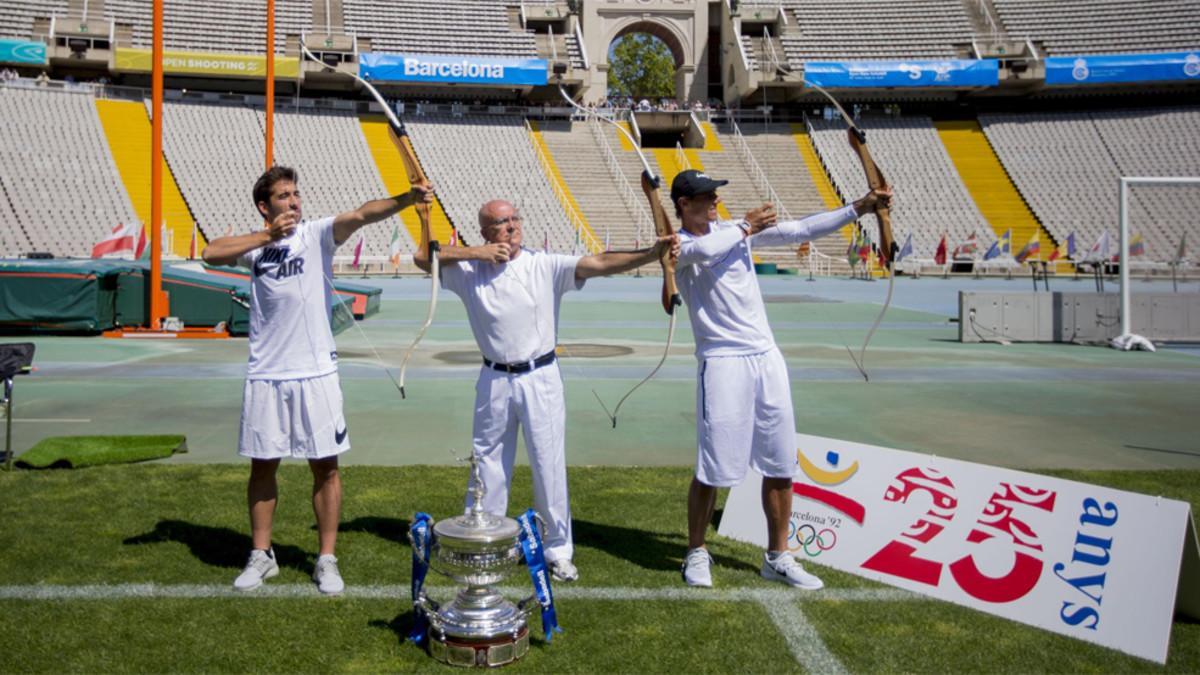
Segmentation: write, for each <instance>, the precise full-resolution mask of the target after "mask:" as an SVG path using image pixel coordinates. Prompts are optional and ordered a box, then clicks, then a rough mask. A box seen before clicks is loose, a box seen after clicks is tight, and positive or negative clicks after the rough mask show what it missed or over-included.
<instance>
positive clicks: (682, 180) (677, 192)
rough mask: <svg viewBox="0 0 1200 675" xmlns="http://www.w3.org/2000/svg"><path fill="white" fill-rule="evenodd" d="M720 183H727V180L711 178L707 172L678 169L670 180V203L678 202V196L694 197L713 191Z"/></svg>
mask: <svg viewBox="0 0 1200 675" xmlns="http://www.w3.org/2000/svg"><path fill="white" fill-rule="evenodd" d="M722 185H729V181H727V180H713V179H711V178H709V177H708V174H706V173H701V172H699V171H696V170H695V169H688V170H687V171H680V172H679V175H677V176H675V180H673V181H671V203H672V204H678V203H679V198H680V197H695V196H696V195H702V194H707V193H709V192H715V191H716V189H717V188H719V187H721V186H722Z"/></svg>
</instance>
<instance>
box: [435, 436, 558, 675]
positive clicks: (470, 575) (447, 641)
mask: <svg viewBox="0 0 1200 675" xmlns="http://www.w3.org/2000/svg"><path fill="white" fill-rule="evenodd" d="M484 489H485V488H484V486H483V480H482V479H481V478H480V475H479V458H478V457H477V456H476V455H475V454H472V455H471V484H470V485H469V486H468V493H469V494H470V495H471V496H472V500H471V506H469V507H467V509H466V510H465V512H464V513H463V515H461V516H458V517H457V518H450V519H447V520H440V521H437V522H436V523H433V524H432V525H433V527H432V532H433V537H432V544H431V547H430V553H429V557H428V559H426V560H425V563H426V564H428V565H429V569H432V570H434V571H436V572H438V573H439V574H442V575H444V576H447V577H450V578H451V579H454V580H455V581H458V582H460V583H464V584H466V585H467V587H466V588H465V589H463V590H461V591H459V593H458V595H457V597H455V598H454V599H453V600H451V601H450V602H448V603H445V604H441V603H438V602H436V601H434V600H432V599H430V598H429V597H427V596H426V595H425V591H424V590H422V591H421V592H420V593H419V594H418V596H417V597H416V599H415V600H414V604H415V605H416V607H417V608H418V609H420V610H422V611H424V612H425V614H426V616H427V617H428V619H429V654H430V655H431V656H433V658H435V659H437V660H438V661H442V662H443V663H448V664H450V665H454V666H468V667H471V666H479V667H492V666H502V665H504V664H506V663H512V662H513V661H516V660H517V659H519V658H521V657H522V656H524V655H525V653H526V652H528V651H529V628H528V626H527V621H526V620H527V618H528V617H529V615H530V613H532V612H533V610H534V609H535V608H537V607H538V606H539V605H538V602H537V596H536V594H533V595H530V596H529V597H528V598H526V599H524V600H522V601H520V602H518V603H517V604H515V605H514V604H513V603H512V602H510V601H508V600H507V599H506V598H505V597H504V596H503V595H501V594H500V593H499V592H497V591H496V589H495V588H493V586H495V585H496V584H499V583H500V582H501V581H502V580H503V579H504V578H505V577H506V576H508V575H509V574H511V573H512V572H513V571H514V570H515V569H516V568H517V566H518V565H519V564H520V562H521V559H522V552H521V543H520V539H519V534H520V529H521V527H520V525H519V524H518V523H517V521H516V520H513V519H512V518H508V517H505V516H497V515H493V514H491V513H485V512H484V510H483V495H484ZM413 544H414V550H416V551H417V556H418V558H420V557H421V552H420V551H419V550H418V549H417V548H416V542H415V541H414V542H413Z"/></svg>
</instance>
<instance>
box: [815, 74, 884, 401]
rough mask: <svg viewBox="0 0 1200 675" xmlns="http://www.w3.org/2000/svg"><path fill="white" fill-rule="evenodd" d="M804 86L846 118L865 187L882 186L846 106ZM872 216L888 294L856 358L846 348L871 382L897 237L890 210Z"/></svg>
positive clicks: (880, 175)
mask: <svg viewBox="0 0 1200 675" xmlns="http://www.w3.org/2000/svg"><path fill="white" fill-rule="evenodd" d="M804 84H805V86H808V87H812V88H813V89H816V90H817V91H818V92H820V93H821V95H823V96H824V97H825V98H827V99H829V101H830V103H832V104H833V107H834V108H836V109H837V111H838V113H839V114H840V115H841V116H842V119H843V120H845V121H846V126H847V127H848V132H847V136H848V138H849V140H850V147H851V148H852V149H853V150H854V153H855V154H856V155H858V161H859V163H860V164H862V168H863V173H865V174H866V179H867V187H868V188H870V189H871V190H878V189H882V188H883V187H885V186H886V185H887V180H886V179H885V178H884V177H883V171H881V170H880V169H879V165H878V164H876V163H875V159H874V158H873V157H871V151H870V150H869V149H868V148H867V134H866V132H864V131H863V130H862V129H859V128H858V125H857V124H855V123H854V118H852V117H851V116H850V115H849V114H848V113H847V112H846V109H845V108H843V107H842V104H841V103H838V101H837V99H835V98H834V97H833V95H832V94H830V93H829V92H828V91H825V89H824V88H823V87H821V86H820V85H817V84H814V83H812V82H809V81H808V80H804ZM875 218H876V219H877V220H878V221H879V262H880V264H881V265H883V267H884V269H885V270H886V271H887V275H888V289H887V296H886V297H885V298H884V301H883V307H882V308H881V309H880V310H879V315H878V316H876V317H875V321H874V322H873V323H872V324H871V329H870V330H868V331H867V335H866V337H865V338H864V339H863V343H862V348H860V349H859V352H858V357H857V358H855V356H854V352H853V351H850V348H849V347H847V348H846V351H849V352H850V359H851V360H852V361H854V365H855V366H856V367H857V368H858V372H859V373H861V374H862V376H863V379H864V380H866V381H867V382H870V381H871V377H870V376H869V375H867V370H866V366H865V365H864V364H865V363H866V359H867V345H868V344H870V343H871V338H872V337H873V336H874V335H875V331H876V330H877V329H878V328H879V324H880V322H882V321H883V315H884V314H886V313H887V310H888V307H890V306H891V304H892V292H893V290H894V289H895V284H896V273H895V270H894V269H892V263H893V261H894V260H895V256H896V240H895V238H894V237H893V235H892V216H891V209H889V208H888V207H885V206H878V207H876V209H875Z"/></svg>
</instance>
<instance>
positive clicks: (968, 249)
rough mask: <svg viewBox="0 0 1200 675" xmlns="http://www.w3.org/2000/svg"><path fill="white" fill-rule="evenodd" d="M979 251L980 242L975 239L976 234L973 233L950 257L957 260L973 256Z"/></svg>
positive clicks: (956, 247)
mask: <svg viewBox="0 0 1200 675" xmlns="http://www.w3.org/2000/svg"><path fill="white" fill-rule="evenodd" d="M977 250H979V240H978V239H976V238H975V233H974V232H972V233H971V236H969V237H967V240H966V241H964V242H963V243H961V244H959V245H958V246H955V247H954V253H952V254H950V257H951V258H955V259H957V258H965V257H969V256H973V255H975V251H977Z"/></svg>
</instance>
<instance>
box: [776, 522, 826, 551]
mask: <svg viewBox="0 0 1200 675" xmlns="http://www.w3.org/2000/svg"><path fill="white" fill-rule="evenodd" d="M788 525H789V528H788V542H792V541H795V542H796V545H795V546H792V545H790V543H789V546H788V551H790V552H792V553H795V552H796V551H804V554H805V555H807V556H808V557H810V558H815V557H817V556H819V555H821V554H822V553H824V552H825V551H828V550H829V549H831V548H833V547H834V546H837V533H836V532H834V531H833V530H831V529H829V528H828V527H827V528H825V529H823V530H820V531H818V530H817V528H815V527H813V526H812V525H809V524H808V523H805V524H803V525H801V526H799V527H797V526H796V523H795V521H792V522H790V523H789V524H788Z"/></svg>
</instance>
